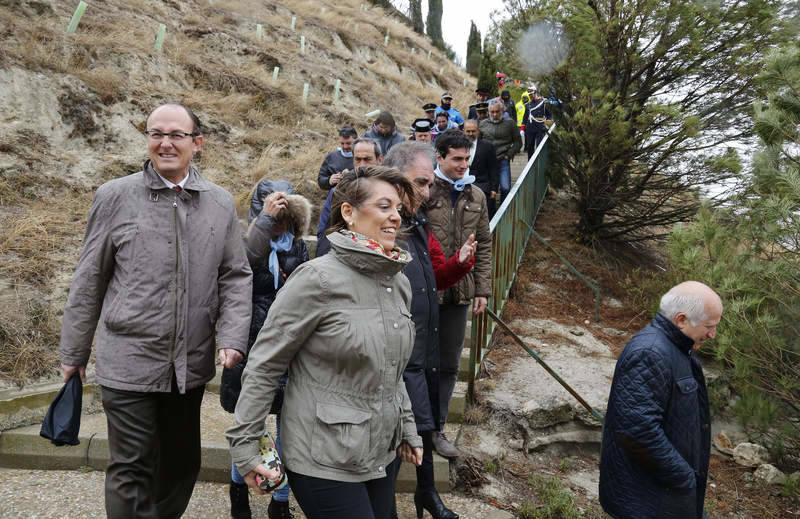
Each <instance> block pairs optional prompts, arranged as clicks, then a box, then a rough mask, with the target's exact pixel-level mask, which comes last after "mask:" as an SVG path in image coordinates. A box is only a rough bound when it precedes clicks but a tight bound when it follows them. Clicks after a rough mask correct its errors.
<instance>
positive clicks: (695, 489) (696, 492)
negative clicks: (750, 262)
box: [600, 281, 722, 519]
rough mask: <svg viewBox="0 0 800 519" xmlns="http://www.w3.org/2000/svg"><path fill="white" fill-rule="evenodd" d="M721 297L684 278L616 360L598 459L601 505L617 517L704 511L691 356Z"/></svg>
mask: <svg viewBox="0 0 800 519" xmlns="http://www.w3.org/2000/svg"><path fill="white" fill-rule="evenodd" d="M721 316H722V301H721V300H720V298H719V296H718V295H717V294H716V293H715V292H714V291H713V290H711V288H709V287H708V286H706V285H704V284H702V283H698V282H697V281H686V282H684V283H681V284H679V285H676V286H674V287H672V288H671V289H670V290H669V292H667V293H666V294H664V296H663V297H662V298H661V306H660V308H659V312H658V314H656V316H655V318H654V319H653V321H652V322H651V323H650V324H649V325H648V326H647V327H646V328H644V329H643V330H642V331H640V332H639V333H637V334H636V335H635V336H634V337H633V339H631V341H630V342H629V343H628V345H627V346H625V350H624V351H623V352H622V354H621V355H620V357H619V360H617V367H616V369H615V371H614V380H613V382H612V384H611V394H610V396H609V398H608V411H607V414H606V420H605V425H604V429H603V448H602V454H601V458H600V503H601V504H602V505H603V509H604V510H605V511H606V512H607V513H608V514H609V515H611V516H612V517H614V518H615V519H655V518H664V519H668V518H678V519H699V518H701V517H703V516H704V512H703V499H704V498H705V488H706V479H707V477H708V460H709V454H710V449H711V423H710V421H711V420H710V415H709V409H708V392H707V391H706V383H705V378H704V377H703V368H702V367H701V366H700V362H699V361H698V360H697V358H696V357H695V356H694V355H693V354H692V353H693V352H694V351H695V350H697V349H698V348H700V346H702V344H703V343H704V342H705V341H706V340H707V339H713V338H714V337H715V336H716V334H717V324H719V322H720V319H721Z"/></svg>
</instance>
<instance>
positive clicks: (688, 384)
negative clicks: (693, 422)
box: [674, 376, 700, 416]
mask: <svg viewBox="0 0 800 519" xmlns="http://www.w3.org/2000/svg"><path fill="white" fill-rule="evenodd" d="M699 387H700V385H699V384H698V383H697V380H695V379H694V377H691V376H689V377H684V378H680V379H678V380H676V381H675V388H676V389H677V391H676V392H675V393H674V395H675V405H674V407H675V412H677V413H688V412H696V409H697V389H698V388H699ZM689 416H695V415H694V414H692V415H689Z"/></svg>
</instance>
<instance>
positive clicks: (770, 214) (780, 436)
mask: <svg viewBox="0 0 800 519" xmlns="http://www.w3.org/2000/svg"><path fill="white" fill-rule="evenodd" d="M759 79H760V80H761V82H762V85H764V86H765V87H766V88H767V89H768V95H767V96H766V102H756V103H755V121H754V122H755V131H756V133H757V134H758V136H759V137H760V140H761V143H762V147H761V148H760V150H759V151H758V152H757V153H756V155H755V157H754V160H753V175H752V179H751V180H750V181H749V182H748V184H747V185H746V186H745V189H744V191H743V192H742V193H741V195H740V196H739V197H738V199H737V200H736V204H735V205H734V206H733V207H731V208H728V209H726V210H717V211H713V210H711V209H709V208H704V209H703V210H701V212H700V214H699V215H698V217H697V219H696V221H695V222H694V223H693V224H692V225H689V226H687V227H684V228H677V229H676V230H675V231H674V232H673V233H672V235H671V237H670V242H669V244H670V247H669V252H670V259H671V262H672V264H673V266H674V270H675V271H674V273H673V275H674V276H675V277H677V278H678V279H680V278H682V279H699V280H702V281H704V282H706V283H707V284H709V285H710V286H711V287H713V288H715V289H716V290H717V291H718V292H719V293H720V295H721V296H722V299H723V302H724V304H725V310H724V313H723V323H722V325H721V326H720V331H719V336H718V337H717V339H716V341H713V342H711V343H709V344H710V345H711V348H712V349H713V353H714V354H715V355H716V357H717V358H718V359H720V360H722V361H724V363H725V364H726V365H727V366H728V367H729V368H730V372H731V377H732V378H731V380H732V384H733V387H734V389H735V390H736V392H737V393H738V394H739V395H740V396H741V398H740V399H739V400H738V403H737V405H736V411H737V414H738V415H739V416H740V418H741V419H742V422H743V424H744V425H745V426H746V427H747V428H748V429H749V430H750V431H752V432H755V433H757V434H758V435H759V436H761V437H763V438H766V439H767V440H768V441H769V443H770V447H771V450H772V451H773V452H774V453H775V454H776V455H777V456H778V457H781V458H782V459H783V462H784V463H786V464H788V465H790V466H791V465H794V469H795V470H796V469H797V468H798V467H800V420H798V417H800V132H799V131H798V128H800V44H797V43H794V44H791V45H790V46H788V47H787V48H786V49H784V50H782V51H780V52H776V53H775V54H774V55H772V56H771V57H770V58H769V59H768V60H767V65H766V67H765V70H764V72H763V73H762V74H761V75H760V76H759ZM704 349H705V347H704Z"/></svg>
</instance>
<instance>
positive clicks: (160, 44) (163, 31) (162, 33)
mask: <svg viewBox="0 0 800 519" xmlns="http://www.w3.org/2000/svg"><path fill="white" fill-rule="evenodd" d="M166 35H167V26H166V25H164V24H163V23H162V24H160V25H159V26H158V33H157V34H156V45H155V47H156V50H157V51H158V52H161V49H162V48H164V38H165V37H166Z"/></svg>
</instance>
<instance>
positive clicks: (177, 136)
mask: <svg viewBox="0 0 800 519" xmlns="http://www.w3.org/2000/svg"><path fill="white" fill-rule="evenodd" d="M144 134H145V135H147V136H148V137H150V138H151V139H153V140H154V141H161V140H164V137H169V140H170V141H172V142H178V141H182V140H183V139H185V138H187V137H192V138H194V137H196V136H197V134H196V133H186V132H171V133H164V132H160V131H158V130H146V131H145V132H144Z"/></svg>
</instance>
